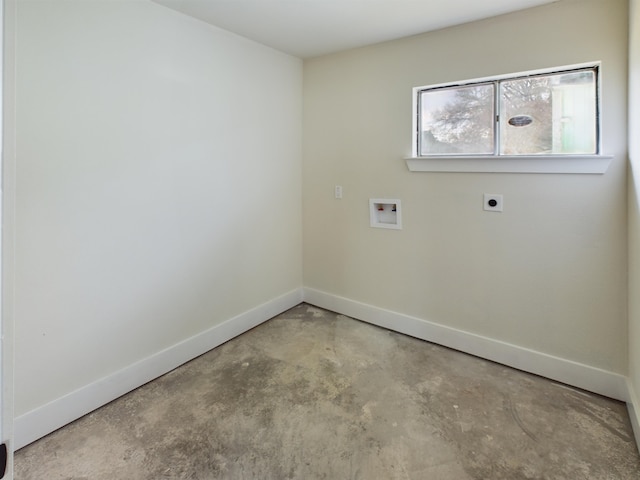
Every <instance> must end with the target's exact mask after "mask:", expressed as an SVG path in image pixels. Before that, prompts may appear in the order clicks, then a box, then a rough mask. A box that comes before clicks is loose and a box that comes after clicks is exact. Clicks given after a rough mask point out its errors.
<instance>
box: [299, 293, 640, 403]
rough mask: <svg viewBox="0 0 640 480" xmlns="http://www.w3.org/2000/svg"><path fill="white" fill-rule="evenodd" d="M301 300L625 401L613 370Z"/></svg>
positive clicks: (338, 302)
mask: <svg viewBox="0 0 640 480" xmlns="http://www.w3.org/2000/svg"><path fill="white" fill-rule="evenodd" d="M304 301H305V302H307V303H310V304H312V305H315V306H318V307H321V308H326V309H327V310H331V311H334V312H336V313H340V314H343V315H346V316H348V317H352V318H356V319H358V320H362V321H364V322H368V323H371V324H373V325H377V326H379V327H384V328H388V329H389V330H394V331H396V332H400V333H404V334H406V335H410V336H412V337H416V338H419V339H422V340H427V341H429V342H433V343H437V344H439V345H444V346H445V347H449V348H453V349H455V350H460V351H461V352H465V353H469V354H471V355H475V356H477V357H481V358H485V359H487V360H491V361H494V362H497V363H501V364H503V365H507V366H509V367H513V368H517V369H518V370H523V371H525V372H529V373H533V374H536V375H540V376H542V377H546V378H549V379H552V380H555V381H558V382H562V383H566V384H567V385H572V386H574V387H577V388H581V389H584V390H588V391H590V392H594V393H597V394H600V395H604V396H607V397H610V398H614V399H616V400H622V401H624V402H627V401H629V390H628V387H627V379H626V377H625V376H623V375H620V374H617V373H613V372H609V371H606V370H602V369H599V368H595V367H591V366H589V365H584V364H582V363H578V362H574V361H572V360H567V359H565V358H560V357H554V356H552V355H548V354H545V353H541V352H537V351H535V350H530V349H527V348H524V347H519V346H517V345H512V344H509V343H506V342H501V341H499V340H494V339H491V338H487V337H483V336H481V335H476V334H473V333H469V332H465V331H463V330H458V329H455V328H451V327H447V326H444V325H440V324H437V323H433V322H430V321H427V320H423V319H421V318H416V317H411V316H409V315H404V314H402V313H397V312H393V311H390V310H384V309H382V308H378V307H374V306H372V305H368V304H365V303H360V302H356V301H354V300H350V299H348V298H344V297H339V296H336V295H333V294H330V293H326V292H322V291H319V290H315V289H312V288H304ZM636 405H637V404H636Z"/></svg>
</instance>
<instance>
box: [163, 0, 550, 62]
mask: <svg viewBox="0 0 640 480" xmlns="http://www.w3.org/2000/svg"><path fill="white" fill-rule="evenodd" d="M153 1H155V2H156V3H159V4H161V5H165V6H167V7H169V8H172V9H174V10H177V11H179V12H182V13H185V14H187V15H190V16H192V17H195V18H199V19H201V20H203V21H205V22H207V23H210V24H212V25H215V26H217V27H220V28H223V29H225V30H228V31H231V32H234V33H236V34H238V35H241V36H243V37H246V38H249V39H251V40H254V41H256V42H259V43H262V44H264V45H267V46H270V47H272V48H275V49H276V50H280V51H282V52H285V53H288V54H291V55H294V56H296V57H300V58H309V57H315V56H318V55H324V54H327V53H332V52H336V51H340V50H346V49H348V48H354V47H360V46H364V45H370V44H372V43H378V42H383V41H387V40H393V39H396V38H401V37H406V36H409V35H415V34H418V33H423V32H427V31H431V30H437V29H440V28H444V27H449V26H452V25H459V24H462V23H466V22H470V21H474V20H479V19H482V18H488V17H493V16H496V15H501V14H504V13H509V12H514V11H517V10H523V9H525V8H530V7H535V6H538V5H543V4H546V3H553V2H555V1H559V0H153Z"/></svg>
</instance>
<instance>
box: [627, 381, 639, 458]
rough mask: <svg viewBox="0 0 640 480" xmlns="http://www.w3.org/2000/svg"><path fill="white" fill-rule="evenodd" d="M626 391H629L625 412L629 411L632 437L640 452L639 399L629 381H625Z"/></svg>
mask: <svg viewBox="0 0 640 480" xmlns="http://www.w3.org/2000/svg"><path fill="white" fill-rule="evenodd" d="M627 389H628V391H629V399H628V400H627V410H628V411H629V418H630V419H631V427H632V428H633V435H634V437H635V438H636V446H637V447H638V451H640V399H638V396H637V395H636V394H635V391H634V389H633V387H632V385H631V381H629V380H627Z"/></svg>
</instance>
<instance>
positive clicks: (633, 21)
mask: <svg viewBox="0 0 640 480" xmlns="http://www.w3.org/2000/svg"><path fill="white" fill-rule="evenodd" d="M629 5H630V7H631V10H630V14H629V19H630V24H629V27H630V30H629V161H630V169H629V173H630V174H629V383H630V390H631V392H632V396H633V398H632V400H633V407H634V408H633V409H631V411H630V413H631V419H632V421H633V423H634V429H635V433H636V439H637V441H638V445H640V135H638V130H639V129H640V2H639V1H638V0H631V1H630V3H629Z"/></svg>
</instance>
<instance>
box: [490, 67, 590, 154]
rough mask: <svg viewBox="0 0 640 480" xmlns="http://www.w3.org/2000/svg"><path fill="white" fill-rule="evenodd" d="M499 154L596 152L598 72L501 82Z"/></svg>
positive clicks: (572, 73) (571, 73)
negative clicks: (596, 81)
mask: <svg viewBox="0 0 640 480" xmlns="http://www.w3.org/2000/svg"><path fill="white" fill-rule="evenodd" d="M500 153H501V154H504V155H518V154H521V155H527V154H529V155H535V154H580V153H583V154H584V153H587V154H588V153H597V151H596V86H595V72H594V71H593V70H585V71H581V72H570V73H562V74H553V75H545V76H538V77H529V78H519V79H515V80H509V81H503V82H500Z"/></svg>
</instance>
